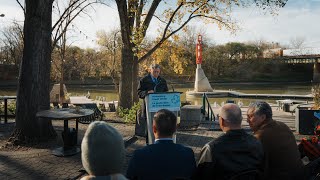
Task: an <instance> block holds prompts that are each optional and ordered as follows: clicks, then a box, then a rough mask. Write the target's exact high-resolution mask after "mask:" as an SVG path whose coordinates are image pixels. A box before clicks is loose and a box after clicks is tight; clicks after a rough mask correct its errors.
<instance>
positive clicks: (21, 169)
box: [0, 108, 301, 179]
mask: <svg viewBox="0 0 320 180" xmlns="http://www.w3.org/2000/svg"><path fill="white" fill-rule="evenodd" d="M242 110H243V116H244V117H245V118H244V122H243V127H244V128H245V129H247V130H248V131H250V130H249V127H248V124H247V123H246V122H245V120H246V109H245V108H243V109H242ZM215 111H217V110H215ZM273 111H274V119H276V120H280V121H283V122H285V123H287V124H288V125H289V127H291V128H294V127H293V125H294V116H292V115H291V113H285V112H282V111H278V110H275V109H273ZM107 122H108V123H109V124H110V125H111V126H113V127H115V128H116V129H118V130H119V131H120V132H121V134H122V135H123V137H124V139H125V140H126V141H127V140H130V141H129V142H128V143H127V145H128V146H127V147H126V153H127V154H126V157H127V158H126V166H125V167H124V169H123V173H125V171H126V168H127V164H128V161H129V160H130V158H131V155H132V152H133V151H134V150H135V149H138V148H141V147H143V146H145V139H144V138H137V139H136V141H131V140H132V139H131V137H132V135H133V134H134V125H130V124H123V123H115V122H113V121H107ZM53 125H54V128H55V130H56V131H57V134H58V137H57V139H56V140H54V141H53V142H51V143H49V144H48V145H47V146H44V147H42V146H34V147H28V148H26V147H22V148H21V149H19V148H16V149H15V150H9V151H8V150H6V149H0V179H79V178H80V177H82V176H83V175H84V172H83V171H81V170H83V168H82V164H81V155H80V153H79V154H77V155H74V156H70V157H56V156H54V155H52V154H51V150H50V149H52V148H54V147H57V146H60V145H62V139H61V136H60V135H61V131H62V130H63V123H62V122H60V121H53ZM0 126H1V127H0V137H1V133H2V134H4V132H2V131H4V130H3V129H6V128H3V127H4V126H13V125H12V124H11V125H10V124H7V125H4V124H0ZM74 126H75V125H74V124H72V123H70V125H69V127H74ZM87 126H88V125H83V124H80V125H79V135H78V137H79V138H78V146H80V144H81V140H82V137H83V135H84V132H85V130H86V128H87ZM212 127H213V124H212V122H204V123H202V124H201V125H200V126H199V127H198V128H197V129H196V130H189V131H188V130H184V131H178V132H177V143H180V144H184V145H186V146H188V147H190V148H192V149H193V151H194V152H195V155H196V159H198V156H199V153H200V150H201V148H202V147H203V145H204V144H206V143H207V142H209V141H210V140H212V139H214V138H216V137H218V136H219V135H220V134H221V133H222V132H221V131H219V130H217V128H218V127H217V125H216V126H215V127H216V128H215V129H212ZM7 129H8V128H7ZM9 129H10V128H9ZM296 137H297V140H299V139H301V136H299V135H296ZM0 142H2V144H1V143H0V146H3V145H4V144H3V142H4V141H0ZM132 142H133V143H132Z"/></svg>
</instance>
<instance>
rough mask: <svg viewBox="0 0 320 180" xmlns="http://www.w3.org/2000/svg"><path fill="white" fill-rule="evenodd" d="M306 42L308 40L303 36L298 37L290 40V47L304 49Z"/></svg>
mask: <svg viewBox="0 0 320 180" xmlns="http://www.w3.org/2000/svg"><path fill="white" fill-rule="evenodd" d="M305 42H306V38H305V37H302V36H296V37H294V38H291V39H290V47H291V48H293V49H300V48H303V46H304V44H305Z"/></svg>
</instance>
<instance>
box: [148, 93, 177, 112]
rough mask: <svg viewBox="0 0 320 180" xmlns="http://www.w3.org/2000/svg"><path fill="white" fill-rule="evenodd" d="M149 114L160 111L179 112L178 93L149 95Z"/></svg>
mask: <svg viewBox="0 0 320 180" xmlns="http://www.w3.org/2000/svg"><path fill="white" fill-rule="evenodd" d="M148 103H149V104H148V106H149V112H157V111H159V110H160V109H168V110H170V111H180V93H154V94H149V99H148Z"/></svg>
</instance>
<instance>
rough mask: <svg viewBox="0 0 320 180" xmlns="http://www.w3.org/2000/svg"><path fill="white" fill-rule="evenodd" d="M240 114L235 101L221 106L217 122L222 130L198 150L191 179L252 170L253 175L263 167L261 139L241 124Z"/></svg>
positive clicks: (258, 172) (226, 176)
mask: <svg viewBox="0 0 320 180" xmlns="http://www.w3.org/2000/svg"><path fill="white" fill-rule="evenodd" d="M241 122H242V114H241V109H240V108H239V106H238V105H236V104H232V103H228V104H225V105H223V106H222V107H221V109H220V113H219V124H220V127H221V130H222V131H223V132H224V134H222V135H221V136H220V137H218V138H217V139H215V140H213V141H210V142H209V143H207V144H206V145H205V146H204V147H203V148H202V150H201V153H200V159H199V162H198V167H197V170H196V173H195V175H194V177H193V179H214V180H219V179H230V178H231V177H234V176H235V175H237V174H239V173H242V172H244V171H249V170H252V171H254V173H253V174H252V175H251V176H250V178H253V179H256V178H258V177H259V175H260V172H262V170H263V158H264V154H263V149H262V145H261V143H260V142H259V141H258V140H257V139H256V138H255V137H254V136H252V135H250V134H248V133H246V132H245V131H244V130H243V129H242V128H241Z"/></svg>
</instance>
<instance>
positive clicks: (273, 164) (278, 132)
mask: <svg viewBox="0 0 320 180" xmlns="http://www.w3.org/2000/svg"><path fill="white" fill-rule="evenodd" d="M254 135H255V136H256V138H257V139H259V140H260V141H261V143H262V146H263V150H264V152H265V158H266V159H265V161H266V164H265V174H266V179H268V180H278V179H279V180H280V179H281V180H287V179H288V180H289V179H290V180H291V179H300V178H301V175H302V174H303V173H304V166H303V164H302V161H301V159H300V153H299V150H298V146H297V144H296V140H295V137H294V135H293V133H292V132H291V130H290V128H289V127H288V126H287V125H285V124H284V123H282V122H278V121H274V120H271V121H268V122H266V123H265V124H263V125H262V126H261V127H260V129H259V130H258V131H256V132H255V133H254Z"/></svg>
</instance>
